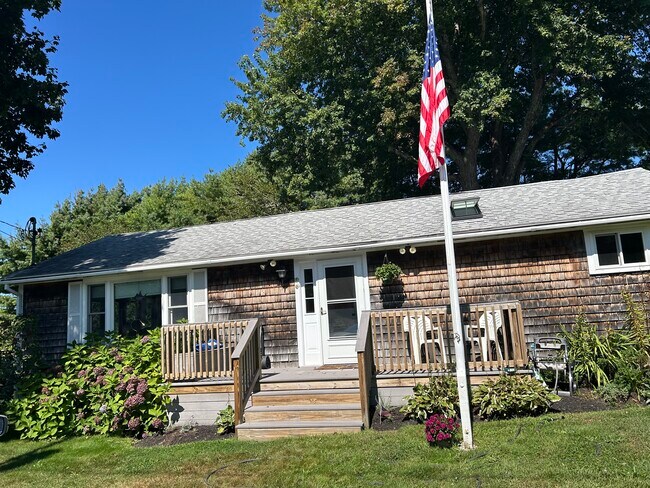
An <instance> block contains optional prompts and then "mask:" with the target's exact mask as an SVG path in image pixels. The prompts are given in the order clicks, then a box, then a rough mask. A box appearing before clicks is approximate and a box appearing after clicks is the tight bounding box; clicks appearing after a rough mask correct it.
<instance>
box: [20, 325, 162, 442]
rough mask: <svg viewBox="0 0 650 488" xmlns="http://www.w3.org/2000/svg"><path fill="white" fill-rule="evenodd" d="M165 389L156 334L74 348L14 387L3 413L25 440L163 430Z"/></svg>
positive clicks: (91, 341) (95, 340) (94, 340)
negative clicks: (11, 396)
mask: <svg viewBox="0 0 650 488" xmlns="http://www.w3.org/2000/svg"><path fill="white" fill-rule="evenodd" d="M168 388H169V385H168V384H167V383H166V382H164V381H163V379H162V375H161V372H160V332H159V331H150V335H146V336H144V337H138V338H135V339H125V338H122V337H120V336H118V335H116V334H109V335H107V336H104V337H96V338H89V339H88V341H87V342H86V343H85V344H75V345H73V346H72V347H71V348H70V349H68V351H67V352H66V353H65V354H64V356H63V357H62V359H61V363H60V364H59V365H58V366H56V367H55V368H52V369H51V370H49V371H47V372H45V373H42V374H39V375H35V376H33V377H31V378H29V379H27V380H26V381H25V382H24V383H23V384H21V385H20V388H19V390H18V393H17V394H16V397H15V398H14V399H13V400H12V401H11V402H10V410H9V415H10V417H11V420H12V423H13V424H14V426H15V428H16V429H17V430H18V431H20V432H21V437H22V438H26V439H48V438H55V437H63V436H69V435H90V434H118V435H127V436H133V437H143V436H146V435H148V434H150V433H156V432H160V431H162V430H163V429H164V427H165V420H166V404H167V402H168V401H169V399H168V397H167V395H166V393H167V390H168Z"/></svg>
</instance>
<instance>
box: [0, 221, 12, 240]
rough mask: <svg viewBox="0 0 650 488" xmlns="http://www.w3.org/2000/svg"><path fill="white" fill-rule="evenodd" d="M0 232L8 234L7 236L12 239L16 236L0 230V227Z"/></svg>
mask: <svg viewBox="0 0 650 488" xmlns="http://www.w3.org/2000/svg"><path fill="white" fill-rule="evenodd" d="M0 222H2V221H1V220H0ZM0 233H2V234H4V235H6V236H9V237H11V238H12V239H15V238H16V236H14V235H11V234H9V232H5V231H4V230H1V229H0Z"/></svg>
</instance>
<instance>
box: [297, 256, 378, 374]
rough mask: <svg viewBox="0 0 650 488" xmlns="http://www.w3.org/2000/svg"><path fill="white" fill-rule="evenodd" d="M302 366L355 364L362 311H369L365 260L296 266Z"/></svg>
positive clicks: (322, 262) (328, 261)
mask: <svg viewBox="0 0 650 488" xmlns="http://www.w3.org/2000/svg"><path fill="white" fill-rule="evenodd" d="M296 270H297V272H298V278H299V284H298V285H299V286H298V293H297V295H296V297H297V302H298V327H299V328H300V329H301V332H302V333H301V334H300V336H301V338H302V340H301V346H302V347H301V348H300V349H301V351H300V353H301V354H300V355H301V358H300V364H301V365H321V364H336V363H354V362H356V360H357V358H356V350H355V346H356V339H357V329H358V326H359V317H361V311H362V310H367V309H369V308H370V304H369V294H368V283H367V270H366V266H365V260H364V259H363V257H362V256H355V257H349V258H337V259H324V260H317V261H311V262H302V263H297V266H296Z"/></svg>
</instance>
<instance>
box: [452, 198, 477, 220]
mask: <svg viewBox="0 0 650 488" xmlns="http://www.w3.org/2000/svg"><path fill="white" fill-rule="evenodd" d="M478 200H479V199H478V198H465V199H463V200H453V201H452V202H451V215H452V219H453V220H463V219H476V218H479V217H482V216H483V214H482V213H481V209H480V208H479V206H478Z"/></svg>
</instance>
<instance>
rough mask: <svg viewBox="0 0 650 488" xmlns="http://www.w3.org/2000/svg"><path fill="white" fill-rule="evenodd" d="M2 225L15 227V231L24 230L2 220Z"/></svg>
mask: <svg viewBox="0 0 650 488" xmlns="http://www.w3.org/2000/svg"><path fill="white" fill-rule="evenodd" d="M0 223H2V224H5V225H8V226H9V227H13V228H14V229H18V230H23V228H22V227H18V226H17V225H15V224H10V223H9V222H5V221H4V220H0Z"/></svg>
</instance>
